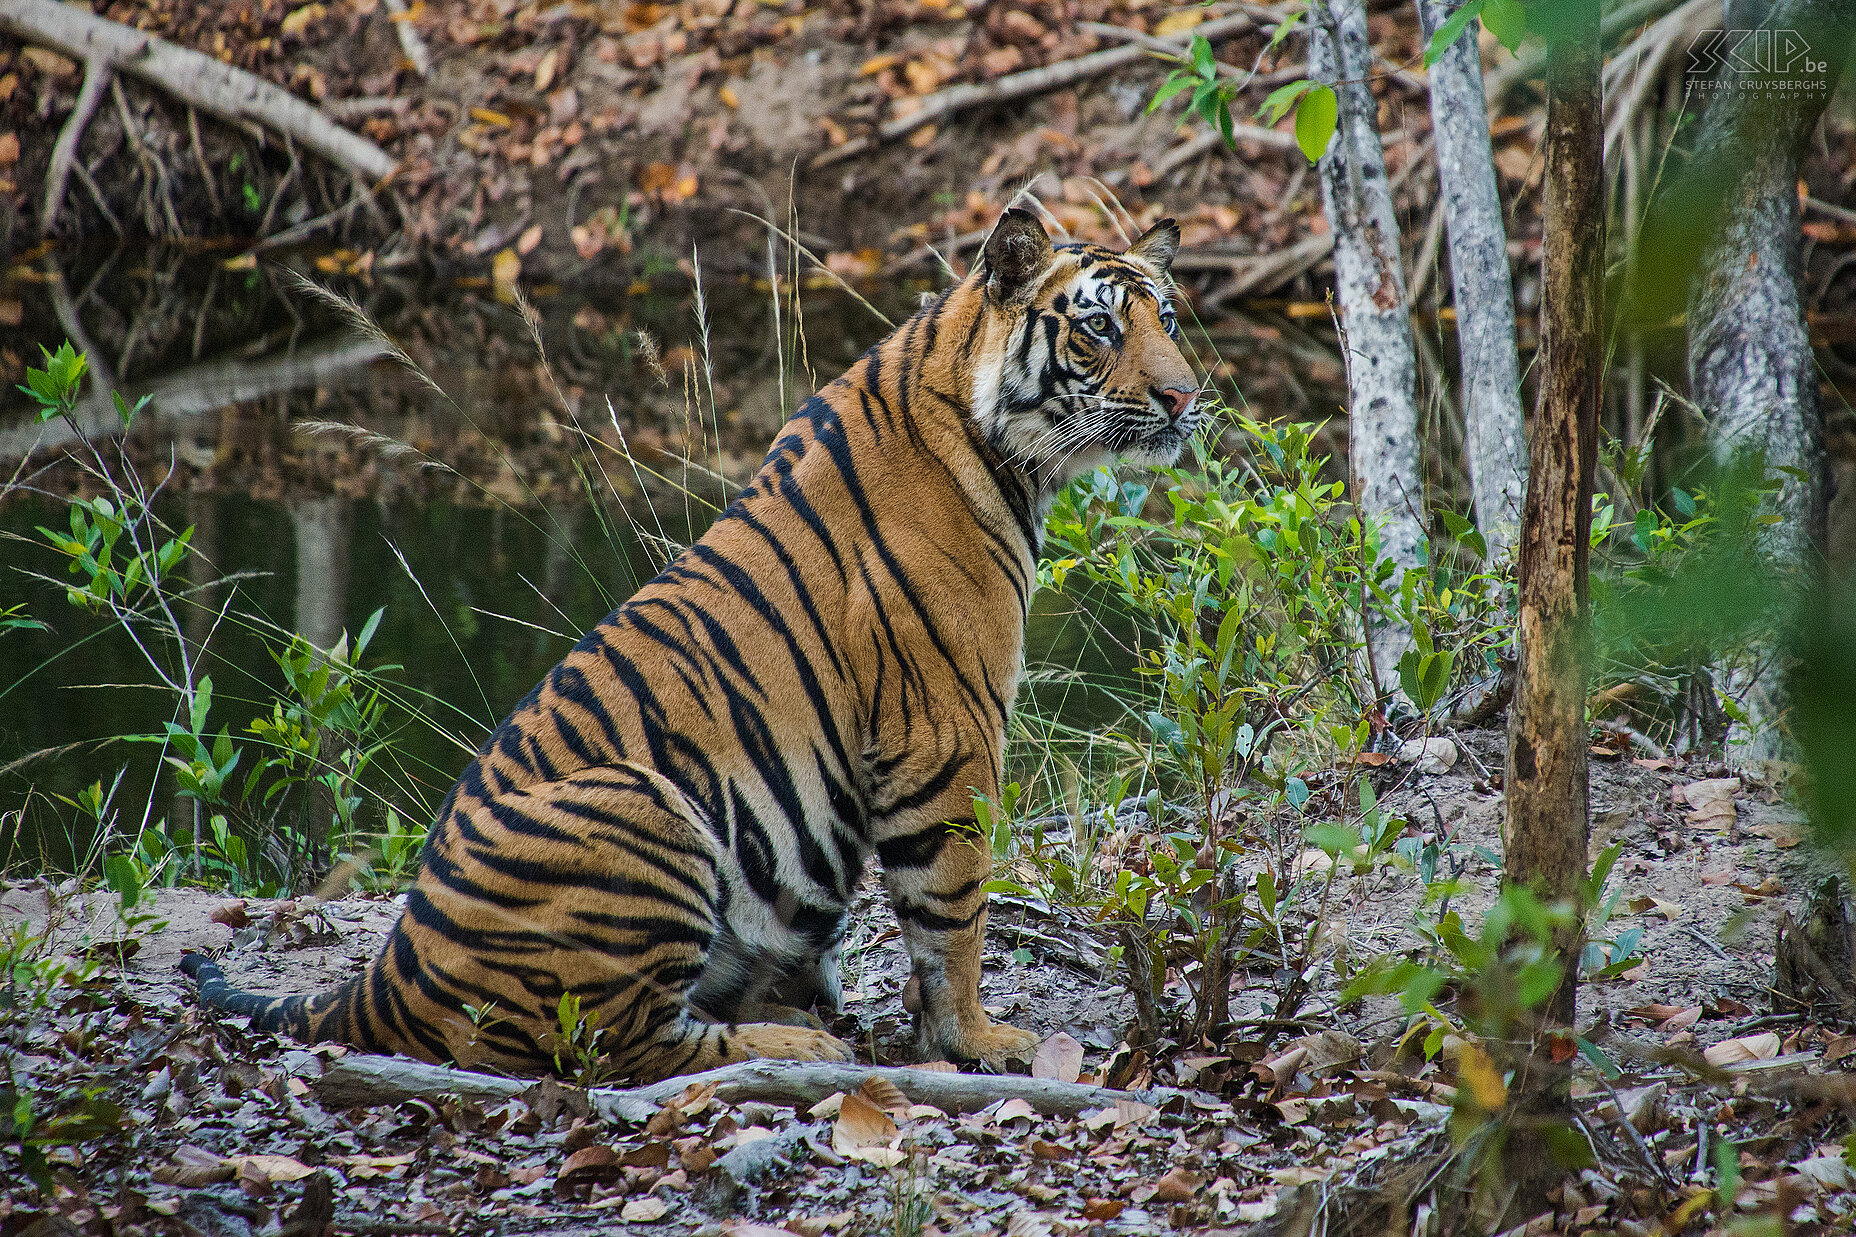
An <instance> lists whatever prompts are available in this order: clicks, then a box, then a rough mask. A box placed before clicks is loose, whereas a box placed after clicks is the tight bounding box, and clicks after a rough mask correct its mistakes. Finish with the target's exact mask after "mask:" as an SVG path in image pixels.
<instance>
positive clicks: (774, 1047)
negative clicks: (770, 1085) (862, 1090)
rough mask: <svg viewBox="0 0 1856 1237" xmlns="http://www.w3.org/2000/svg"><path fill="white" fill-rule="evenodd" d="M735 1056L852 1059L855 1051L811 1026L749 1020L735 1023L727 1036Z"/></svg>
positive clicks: (783, 1058) (830, 1059)
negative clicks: (732, 1031) (745, 1022)
mask: <svg viewBox="0 0 1856 1237" xmlns="http://www.w3.org/2000/svg"><path fill="white" fill-rule="evenodd" d="M730 1038H731V1039H732V1040H733V1043H732V1044H731V1045H730V1047H731V1048H733V1049H734V1050H735V1052H734V1053H731V1054H730V1055H731V1056H733V1057H734V1058H735V1059H737V1060H742V1059H747V1058H752V1057H771V1058H773V1059H774V1060H778V1061H855V1060H856V1059H857V1051H856V1049H854V1048H852V1047H851V1046H850V1045H849V1044H847V1043H845V1042H844V1041H843V1040H841V1039H839V1038H838V1037H837V1036H835V1035H827V1034H826V1033H825V1032H823V1031H815V1030H813V1029H811V1028H810V1027H789V1026H780V1025H777V1024H775V1023H771V1022H751V1023H747V1024H746V1025H743V1026H739V1027H736V1028H735V1030H734V1033H733V1035H732V1036H731V1037H730Z"/></svg>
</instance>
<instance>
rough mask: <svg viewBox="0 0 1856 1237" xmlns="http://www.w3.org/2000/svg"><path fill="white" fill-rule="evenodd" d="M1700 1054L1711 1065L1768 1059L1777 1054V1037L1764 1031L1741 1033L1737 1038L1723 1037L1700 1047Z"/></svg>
mask: <svg viewBox="0 0 1856 1237" xmlns="http://www.w3.org/2000/svg"><path fill="white" fill-rule="evenodd" d="M1701 1055H1702V1058H1703V1059H1704V1060H1706V1061H1707V1063H1708V1064H1709V1065H1713V1066H1724V1065H1736V1064H1738V1063H1740V1062H1742V1061H1770V1060H1771V1059H1772V1058H1774V1057H1776V1056H1778V1055H1779V1037H1778V1036H1777V1035H1775V1034H1773V1033H1772V1032H1771V1031H1766V1032H1763V1033H1762V1034H1759V1035H1743V1036H1741V1037H1740V1038H1739V1039H1724V1040H1722V1041H1721V1042H1720V1043H1718V1044H1714V1045H1712V1046H1710V1047H1708V1048H1704V1049H1702V1052H1701Z"/></svg>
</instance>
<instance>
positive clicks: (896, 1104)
mask: <svg viewBox="0 0 1856 1237" xmlns="http://www.w3.org/2000/svg"><path fill="white" fill-rule="evenodd" d="M857 1094H859V1095H861V1096H863V1097H864V1098H865V1099H867V1100H869V1101H870V1102H871V1103H872V1104H875V1105H876V1106H877V1107H878V1108H880V1109H882V1110H883V1111H884V1112H886V1113H888V1114H889V1115H890V1116H891V1117H894V1116H895V1115H896V1114H897V1113H907V1112H908V1111H909V1097H908V1096H906V1095H904V1094H903V1093H902V1088H901V1087H898V1086H897V1085H896V1084H895V1083H893V1082H891V1081H890V1080H889V1079H887V1078H884V1077H882V1076H881V1075H880V1074H872V1075H870V1077H868V1078H866V1079H864V1085H863V1086H862V1087H859V1088H858V1090H857Z"/></svg>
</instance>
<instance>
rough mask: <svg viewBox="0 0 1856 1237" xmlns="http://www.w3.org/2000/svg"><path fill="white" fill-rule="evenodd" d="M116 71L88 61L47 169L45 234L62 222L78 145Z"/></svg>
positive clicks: (42, 214)
mask: <svg viewBox="0 0 1856 1237" xmlns="http://www.w3.org/2000/svg"><path fill="white" fill-rule="evenodd" d="M115 72H116V70H115V69H113V68H111V67H110V63H109V61H107V60H101V59H98V58H97V57H95V56H93V57H91V58H89V59H88V60H86V61H84V85H83V88H82V89H80V90H79V91H78V92H77V106H75V107H73V108H72V109H71V115H70V116H69V117H67V118H66V120H65V122H64V128H62V129H60V130H58V141H57V143H56V144H55V145H53V147H52V161H51V166H49V167H48V168H46V169H45V208H44V209H43V210H42V211H40V213H39V232H40V234H41V235H45V236H49V235H51V231H52V227H53V225H54V224H56V223H57V221H58V207H59V206H60V205H61V204H62V203H63V202H64V186H65V182H66V181H67V180H69V179H70V177H71V163H72V161H73V160H74V159H76V158H77V144H78V142H79V141H81V140H82V139H83V136H84V128H85V126H87V125H89V124H90V118H91V117H92V116H95V115H96V114H97V105H98V104H99V103H101V102H103V88H104V87H105V86H108V85H109V84H110V78H111V77H112V76H114V74H115Z"/></svg>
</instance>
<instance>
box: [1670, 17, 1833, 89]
mask: <svg viewBox="0 0 1856 1237" xmlns="http://www.w3.org/2000/svg"><path fill="white" fill-rule="evenodd" d="M1688 54H1689V70H1690V72H1691V73H1693V74H1694V75H1695V76H1697V77H1705V78H1731V77H1734V76H1741V77H1759V78H1775V77H1777V78H1793V79H1798V78H1804V79H1813V80H1810V81H1809V82H1806V81H1793V82H1792V83H1790V84H1792V85H1800V86H1802V85H1807V84H1809V85H1817V86H1828V85H1829V83H1828V82H1826V81H1824V80H1823V78H1824V76H1825V74H1827V73H1828V72H1829V71H1830V61H1829V60H1828V59H1824V58H1820V57H1814V56H1812V54H1811V45H1810V43H1809V42H1807V41H1806V39H1805V37H1804V36H1803V35H1802V34H1800V33H1798V31H1796V30H1704V31H1702V32H1701V33H1700V34H1698V35H1696V36H1695V41H1694V42H1692V43H1690V44H1689V52H1688Z"/></svg>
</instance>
